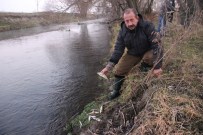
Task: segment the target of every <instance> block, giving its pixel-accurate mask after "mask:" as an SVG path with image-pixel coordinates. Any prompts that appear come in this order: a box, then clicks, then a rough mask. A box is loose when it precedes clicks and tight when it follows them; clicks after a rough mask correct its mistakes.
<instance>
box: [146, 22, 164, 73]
mask: <svg viewBox="0 0 203 135" xmlns="http://www.w3.org/2000/svg"><path fill="white" fill-rule="evenodd" d="M145 34H146V35H147V38H148V41H149V44H150V46H151V48H152V50H153V65H154V69H159V68H161V67H162V61H163V47H162V45H161V39H160V35H159V33H158V32H156V30H155V27H154V25H153V24H152V23H149V22H148V23H147V24H146V26H145Z"/></svg>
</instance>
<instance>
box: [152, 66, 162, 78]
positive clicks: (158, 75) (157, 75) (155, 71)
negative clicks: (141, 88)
mask: <svg viewBox="0 0 203 135" xmlns="http://www.w3.org/2000/svg"><path fill="white" fill-rule="evenodd" d="M162 72H163V70H162V69H161V68H159V69H154V70H153V75H154V76H155V77H157V78H159V77H160V76H161V73H162Z"/></svg>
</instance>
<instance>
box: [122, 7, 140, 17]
mask: <svg viewBox="0 0 203 135" xmlns="http://www.w3.org/2000/svg"><path fill="white" fill-rule="evenodd" d="M130 12H133V13H134V14H135V16H138V13H137V10H136V9H134V8H127V9H125V10H124V12H123V15H124V14H129V13H130Z"/></svg>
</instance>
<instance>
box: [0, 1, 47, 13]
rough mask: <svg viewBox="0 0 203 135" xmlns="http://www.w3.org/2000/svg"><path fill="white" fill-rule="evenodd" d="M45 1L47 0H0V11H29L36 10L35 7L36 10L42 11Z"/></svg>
mask: <svg viewBox="0 0 203 135" xmlns="http://www.w3.org/2000/svg"><path fill="white" fill-rule="evenodd" d="M46 1H47V0H0V12H2V11H3V12H25V13H30V12H37V9H38V11H44V5H45V2H46ZM37 2H38V6H37ZM37 7H38V8H37Z"/></svg>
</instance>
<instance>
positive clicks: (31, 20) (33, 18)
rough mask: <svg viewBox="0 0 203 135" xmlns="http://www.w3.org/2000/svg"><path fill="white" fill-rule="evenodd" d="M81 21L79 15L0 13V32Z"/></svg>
mask: <svg viewBox="0 0 203 135" xmlns="http://www.w3.org/2000/svg"><path fill="white" fill-rule="evenodd" d="M89 19H90V18H89ZM82 20H84V19H82V18H81V17H79V15H77V14H68V13H53V12H39V13H0V32H2V31H7V30H15V29H23V28H30V27H35V26H45V25H50V24H62V23H69V22H78V21H82Z"/></svg>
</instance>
